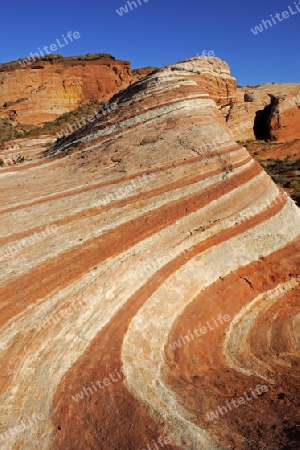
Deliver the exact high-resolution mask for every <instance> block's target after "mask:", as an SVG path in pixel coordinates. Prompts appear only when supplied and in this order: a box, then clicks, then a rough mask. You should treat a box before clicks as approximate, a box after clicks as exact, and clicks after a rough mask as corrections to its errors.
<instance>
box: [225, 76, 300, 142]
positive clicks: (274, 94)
mask: <svg viewBox="0 0 300 450" xmlns="http://www.w3.org/2000/svg"><path fill="white" fill-rule="evenodd" d="M227 113H228V114H227V122H228V126H229V128H230V129H231V130H232V131H233V135H234V137H235V139H237V140H247V139H263V140H265V139H266V140H267V139H270V140H276V141H287V140H290V141H291V140H293V139H300V84H297V83H283V84H276V83H268V84H263V85H261V86H256V87H253V88H250V87H247V88H238V89H237V93H236V98H235V100H234V102H233V104H232V105H231V107H230V108H228V110H227ZM247 121H250V126H247V127H244V128H242V127H241V126H240V124H241V123H246V122H247Z"/></svg>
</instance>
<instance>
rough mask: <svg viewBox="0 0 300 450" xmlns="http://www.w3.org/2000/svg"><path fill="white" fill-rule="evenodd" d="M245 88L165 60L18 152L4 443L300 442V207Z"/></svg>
mask: <svg viewBox="0 0 300 450" xmlns="http://www.w3.org/2000/svg"><path fill="white" fill-rule="evenodd" d="M235 89H236V88H235V79H234V78H233V77H232V76H231V74H230V70H229V67H228V65H227V64H226V63H225V62H223V61H221V60H220V59H218V58H205V57H197V58H193V59H191V60H188V61H184V62H180V63H178V64H174V65H171V66H167V67H166V68H164V69H161V70H157V71H156V72H155V73H153V74H151V75H148V76H147V77H145V78H143V79H141V80H139V81H138V82H136V83H135V84H133V85H132V86H130V87H129V88H127V89H126V90H124V91H122V92H121V93H119V94H117V95H116V96H115V97H114V98H113V100H114V101H115V102H116V103H117V105H118V107H117V108H116V110H115V111H114V112H112V113H110V114H109V115H107V116H105V117H102V118H100V119H99V120H97V121H95V122H93V123H91V124H88V125H87V126H86V127H84V128H82V129H81V130H78V131H77V132H76V133H74V134H73V135H72V136H69V137H67V138H65V139H62V140H60V141H59V142H58V143H57V144H55V146H54V147H53V148H52V149H51V150H50V151H49V153H48V155H47V156H45V157H44V158H43V159H41V160H40V161H37V162H34V163H30V164H25V165H22V166H18V167H9V168H3V169H2V171H1V174H0V176H1V178H0V183H1V191H0V192H1V194H0V195H1V211H0V214H1V237H0V241H1V249H0V268H1V272H0V277H1V280H0V282H1V286H0V289H1V315H0V317H1V332H0V357H1V377H0V391H1V394H0V395H1V422H0V445H1V449H2V448H3V450H11V449H14V450H16V449H18V450H21V449H22V450H25V449H26V450H29V449H30V450H37V449H41V448H42V449H49V450H60V449H61V450H62V449H69V450H86V449H95V450H96V449H101V450H102V449H103V450H116V449H118V450H119V449H121V450H142V449H147V450H153V449H157V448H165V449H167V450H171V449H173V450H175V449H178V450H179V449H182V450H202V449H203V450H225V449H238V450H242V449H250V450H251V449H260V450H264V449H267V450H283V449H296V448H299V446H298V445H299V425H300V423H299V406H300V405H299V377H300V365H299V345H300V315H299V292H300V287H299V281H300V277H299V275H300V269H299V267H300V253H299V250H300V240H299V237H300V231H299V225H300V212H299V209H298V208H297V206H296V205H295V204H294V202H293V201H292V200H291V199H290V198H289V197H288V196H287V195H285V194H284V193H283V192H282V191H281V190H280V189H279V188H278V187H277V186H276V185H275V184H274V183H273V182H272V180H271V178H270V177H269V176H268V175H267V174H266V173H265V172H264V170H263V169H262V167H261V166H260V165H259V164H258V163H257V162H256V161H254V160H253V159H252V158H251V156H250V155H249V153H248V152H247V150H246V149H245V148H244V147H241V146H240V145H238V144H237V143H236V142H234V140H233V139H232V136H231V134H230V131H229V129H228V128H227V125H226V121H225V120H224V117H223V115H222V108H223V107H224V105H226V104H228V103H229V102H230V101H231V99H232V98H233V96H234V95H235ZM216 141H217V144H216ZM247 397H248V398H247ZM241 398H242V399H243V401H242V400H241ZM248 399H250V400H248ZM234 405H235V406H234ZM212 413H213V414H212ZM297 446H298V447H297Z"/></svg>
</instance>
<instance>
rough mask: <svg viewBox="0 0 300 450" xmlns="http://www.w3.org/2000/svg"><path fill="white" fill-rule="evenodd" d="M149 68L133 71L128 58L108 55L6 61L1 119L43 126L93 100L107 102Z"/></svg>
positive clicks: (1, 71) (0, 75)
mask: <svg viewBox="0 0 300 450" xmlns="http://www.w3.org/2000/svg"><path fill="white" fill-rule="evenodd" d="M46 59H47V58H46ZM150 71H153V68H145V69H140V70H136V71H133V70H132V69H131V67H130V63H129V62H128V61H120V60H115V58H113V57H110V56H107V57H106V58H101V59H95V60H85V59H84V57H78V58H77V59H76V58H75V57H74V58H62V57H61V59H54V60H50V61H47V60H44V59H41V60H39V61H36V62H31V64H29V65H25V66H24V67H22V66H21V65H20V64H11V67H10V65H9V64H6V65H3V66H0V118H5V119H8V120H10V121H11V122H12V123H15V124H17V123H21V124H31V125H42V124H43V123H45V122H51V121H53V120H54V119H56V118H57V117H59V116H60V115H62V114H63V113H65V112H69V111H73V110H75V109H76V108H78V106H79V105H84V104H86V103H88V102H90V101H92V100H100V101H103V102H106V101H108V100H109V99H110V97H111V96H112V95H114V94H115V93H116V92H119V91H120V90H122V89H125V88H126V87H127V86H128V85H130V84H131V83H133V82H135V81H137V80H138V79H140V78H141V77H143V76H145V75H147V73H149V72H150Z"/></svg>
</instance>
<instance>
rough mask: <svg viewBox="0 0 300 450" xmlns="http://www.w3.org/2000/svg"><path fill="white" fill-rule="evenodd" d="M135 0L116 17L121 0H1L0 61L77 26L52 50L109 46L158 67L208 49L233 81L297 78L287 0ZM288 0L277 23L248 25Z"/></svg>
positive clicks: (297, 29)
mask: <svg viewBox="0 0 300 450" xmlns="http://www.w3.org/2000/svg"><path fill="white" fill-rule="evenodd" d="M139 1H140V3H141V6H138V7H137V8H134V6H132V7H133V10H130V9H129V8H128V9H129V12H128V13H124V14H123V15H122V16H119V15H118V14H117V13H116V9H119V8H120V7H121V6H124V5H125V4H126V1H125V0H85V1H76V0H73V1H71V0H51V2H45V1H40V0H26V1H25V0H13V1H2V4H1V17H0V42H1V47H0V62H1V63H2V62H7V61H10V60H13V59H18V58H25V57H26V56H28V55H29V54H30V52H37V51H38V47H40V48H41V49H42V48H43V47H44V45H47V46H49V45H51V44H53V43H55V41H56V39H60V40H61V41H62V35H63V34H64V35H66V33H67V32H68V31H73V32H74V31H78V32H79V33H80V36H81V37H80V39H77V40H74V42H72V43H69V44H68V45H65V47H64V48H61V49H60V51H57V52H56V53H61V54H62V55H64V56H70V55H80V54H86V53H94V52H95V53H96V52H101V53H102V52H103V53H111V54H112V55H114V56H115V57H116V58H119V59H125V60H129V61H131V63H132V67H133V68H137V67H144V66H150V65H151V66H158V67H161V66H164V65H167V64H170V63H175V62H177V61H180V60H183V59H188V58H190V57H193V56H196V55H197V54H199V55H200V54H202V52H203V51H204V50H207V51H208V50H212V51H214V53H215V55H216V56H218V57H220V58H222V59H224V60H225V61H227V62H228V64H229V65H230V68H231V73H232V74H233V75H234V76H235V77H236V78H237V83H238V84H240V85H256V84H261V83H266V82H300V58H299V53H300V52H299V43H300V39H299V37H300V12H297V9H296V6H295V5H294V0H283V1H276V0H275V1H271V0H264V1H261V0H260V1H258V0H252V1H251V2H244V1H237V0H228V1H227V2H224V0H222V1H221V0H214V1H206V0H148V1H147V2H145V1H144V0H139ZM298 1H299V0H297V2H298ZM136 2H137V0H136ZM137 5H138V2H137ZM289 6H290V7H291V8H292V11H293V12H294V14H293V15H292V14H290V17H288V18H286V19H283V18H282V16H279V17H280V18H281V19H282V21H281V22H279V20H278V19H274V20H275V21H276V25H274V24H273V26H272V27H268V29H265V28H263V29H264V31H263V32H258V34H257V35H254V34H253V33H252V32H251V31H250V28H254V27H255V26H256V25H259V24H260V23H261V21H262V19H264V20H267V19H270V14H272V15H273V17H274V16H275V14H276V13H279V14H281V13H282V12H283V11H289V9H288V7H289ZM298 7H299V10H300V5H299V6H298ZM62 42H63V41H62Z"/></svg>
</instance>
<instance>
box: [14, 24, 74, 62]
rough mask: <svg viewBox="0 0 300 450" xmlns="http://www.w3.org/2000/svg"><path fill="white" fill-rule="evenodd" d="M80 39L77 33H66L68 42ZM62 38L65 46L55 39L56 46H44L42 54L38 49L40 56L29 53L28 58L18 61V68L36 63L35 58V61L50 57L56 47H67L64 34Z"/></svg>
mask: <svg viewBox="0 0 300 450" xmlns="http://www.w3.org/2000/svg"><path fill="white" fill-rule="evenodd" d="M80 37H81V36H80V33H79V32H78V31H74V33H73V32H72V31H68V33H67V38H68V39H69V41H70V42H73V39H79V38H80ZM62 38H63V40H64V42H65V44H62V43H61V42H60V40H59V39H56V44H51V45H49V46H47V45H44V47H43V50H44V52H45V53H43V50H41V48H40V47H38V50H39V52H40V55H39V54H38V53H32V52H30V56H28V57H27V58H24V59H21V60H20V61H19V64H20V66H22V67H25V66H26V65H27V64H30V63H32V62H35V61H36V59H35V58H37V60H39V59H40V58H41V57H42V56H45V55H50V53H53V52H56V50H57V49H58V47H59V48H63V47H65V46H66V45H69V42H68V40H67V38H66V37H65V35H64V34H62ZM48 47H50V51H49V50H48Z"/></svg>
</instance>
